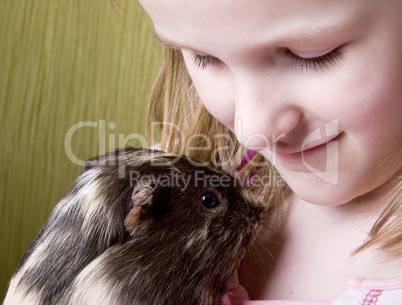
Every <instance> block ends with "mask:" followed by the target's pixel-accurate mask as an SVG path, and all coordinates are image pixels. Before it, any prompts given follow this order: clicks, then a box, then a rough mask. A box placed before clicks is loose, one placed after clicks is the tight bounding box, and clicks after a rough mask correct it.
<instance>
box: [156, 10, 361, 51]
mask: <svg viewBox="0 0 402 305" xmlns="http://www.w3.org/2000/svg"><path fill="white" fill-rule="evenodd" d="M359 17H360V18H359ZM359 17H357V18H356V16H354V18H353V17H352V18H349V19H346V20H342V21H339V22H335V23H334V24H327V25H324V26H312V27H311V28H309V29H308V30H304V31H300V32H297V33H295V34H292V35H289V37H284V38H278V39H274V40H272V41H267V42H266V43H262V45H259V46H258V45H257V46H254V47H256V48H262V49H275V48H283V47H286V46H292V45H297V44H300V43H306V42H309V41H315V40H317V39H320V38H325V37H328V36H329V35H336V34H338V33H342V32H345V31H350V29H351V27H354V26H355V25H356V24H357V23H358V22H359V21H360V20H361V19H362V18H361V16H359ZM152 33H153V36H154V38H155V39H156V40H157V41H158V42H159V43H161V44H162V45H164V46H165V47H167V48H171V49H188V50H194V48H192V47H190V46H186V45H184V44H181V43H178V42H175V41H173V40H171V39H169V38H167V37H166V36H164V35H163V34H162V33H161V32H159V31H158V30H157V29H156V28H155V27H153V30H152ZM251 47H252V48H253V46H251Z"/></svg>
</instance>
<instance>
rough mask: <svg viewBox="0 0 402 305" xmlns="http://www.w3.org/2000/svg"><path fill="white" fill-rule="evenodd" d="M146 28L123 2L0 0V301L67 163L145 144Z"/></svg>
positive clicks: (153, 63) (156, 51)
mask: <svg viewBox="0 0 402 305" xmlns="http://www.w3.org/2000/svg"><path fill="white" fill-rule="evenodd" d="M150 29H151V22H150V20H149V19H148V17H147V16H146V14H145V13H144V11H143V10H142V8H141V7H140V6H139V4H138V2H137V1H133V0H110V1H109V0H34V1H32V0H0V198H1V201H0V217H1V218H0V245H1V248H0V260H1V263H0V302H1V300H2V299H3V298H4V296H5V292H6V289H7V285H8V281H9V279H10V277H11V275H12V273H13V272H14V269H15V268H16V265H17V263H18V261H19V260H20V258H21V256H22V255H23V253H24V252H25V251H26V250H27V248H28V246H29V244H30V243H31V241H32V240H33V238H34V237H35V235H36V234H37V233H38V231H39V229H40V228H41V226H42V225H43V223H44V222H45V220H46V218H47V216H48V215H49V213H50V211H51V210H52V208H53V207H54V206H55V204H56V203H57V202H58V201H59V200H60V199H61V198H62V197H64V195H65V194H66V193H67V192H68V190H69V189H70V186H71V184H72V182H73V181H74V178H75V177H76V176H77V175H79V173H80V172H81V166H80V165H79V164H77V163H79V162H77V160H84V159H88V158H90V157H92V156H95V155H98V154H101V153H104V152H106V151H108V150H110V149H111V148H114V147H117V146H124V145H127V144H132V145H143V146H146V143H144V141H143V140H144V138H143V135H144V134H145V109H146V103H147V97H148V96H149V92H150V88H151V86H152V82H153V79H154V78H155V76H156V73H157V70H158V67H159V66H160V64H161V62H162V55H163V50H162V48H161V47H160V46H159V45H157V44H156V43H155V42H154V41H153V40H152V37H151V34H150ZM82 122H86V123H82ZM80 124H81V125H80ZM84 125H86V127H85V126H84ZM80 126H81V127H80ZM75 127H76V128H75ZM78 127H80V128H78ZM70 128H73V129H70ZM73 131H74V132H73ZM66 139H67V143H65V141H66ZM119 139H120V140H119ZM136 139H137V140H136ZM65 144H66V145H67V146H66V147H67V149H66V148H65ZM72 156H74V158H76V159H74V158H72Z"/></svg>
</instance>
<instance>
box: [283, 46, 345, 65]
mask: <svg viewBox="0 0 402 305" xmlns="http://www.w3.org/2000/svg"><path fill="white" fill-rule="evenodd" d="M286 53H287V54H288V55H289V56H290V58H291V60H292V62H293V63H294V64H295V65H296V66H297V67H298V68H300V69H301V70H302V71H309V70H313V71H317V70H318V69H323V68H326V67H327V66H328V65H334V64H336V63H337V62H338V61H339V60H341V59H342V52H341V47H337V48H335V49H332V50H331V51H329V52H327V53H325V54H323V55H320V56H315V57H303V56H300V55H297V54H296V53H295V52H292V51H291V50H289V49H287V50H286Z"/></svg>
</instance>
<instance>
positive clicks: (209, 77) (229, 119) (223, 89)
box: [188, 63, 235, 130]
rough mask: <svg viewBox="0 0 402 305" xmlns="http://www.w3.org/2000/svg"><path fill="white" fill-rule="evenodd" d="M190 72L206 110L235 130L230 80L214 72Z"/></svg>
mask: <svg viewBox="0 0 402 305" xmlns="http://www.w3.org/2000/svg"><path fill="white" fill-rule="evenodd" d="M190 64H191V63H190ZM211 70H212V69H211ZM188 72H189V74H190V77H191V79H192V81H193V84H194V87H195V89H196V90H197V93H198V96H199V97H200V99H201V101H202V103H203V104H204V106H205V108H206V109H207V110H208V111H209V113H210V114H211V115H212V116H213V117H215V118H216V119H217V120H218V121H220V122H221V123H222V124H224V125H225V126H226V127H228V128H229V129H231V130H233V128H234V117H235V103H234V99H233V92H234V89H233V88H232V86H231V84H230V78H229V77H228V76H224V75H222V73H214V71H207V70H200V71H198V70H197V68H195V67H189V68H188ZM216 74H220V75H216Z"/></svg>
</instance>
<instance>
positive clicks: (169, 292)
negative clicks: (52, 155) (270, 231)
mask: <svg viewBox="0 0 402 305" xmlns="http://www.w3.org/2000/svg"><path fill="white" fill-rule="evenodd" d="M133 173H134V174H133ZM266 210H267V209H266V207H265V206H264V205H263V204H262V203H261V202H259V199H258V198H257V197H256V196H255V195H253V194H252V193H251V192H249V191H247V190H246V189H245V188H244V187H242V186H241V184H240V182H238V181H237V180H236V179H234V178H233V177H231V176H230V175H228V174H226V173H224V172H222V171H219V170H216V169H212V168H210V167H208V166H206V165H205V164H202V163H200V162H197V161H195V160H192V159H189V158H188V157H185V156H181V155H174V154H166V153H163V152H159V151H154V150H148V149H143V148H124V149H120V150H117V151H114V152H112V153H110V154H108V155H105V156H101V157H98V158H95V159H92V160H89V161H88V162H87V163H86V165H85V168H84V172H83V173H82V174H81V175H80V176H79V177H78V178H77V180H76V182H75V184H74V185H73V187H72V189H71V191H70V192H69V193H68V194H67V195H66V197H65V198H64V199H62V200H61V201H60V202H59V203H58V204H57V206H56V207H55V209H54V210H53V212H52V213H51V215H50V216H49V218H48V220H47V222H46V223H45V225H44V226H43V228H42V229H41V231H40V232H39V234H38V236H37V237H36V238H35V240H34V241H33V243H32V245H31V246H30V248H29V249H28V251H27V253H26V254H25V255H24V256H23V258H22V260H21V262H20V264H19V266H18V268H17V270H16V272H15V274H14V276H13V277H12V279H11V282H10V286H9V290H8V293H7V296H6V299H5V300H4V305H10V304H18V305H21V304H30V305H33V304H61V305H67V304H69V305H73V304H74V305H82V304H94V305H95V304H96V305H102V304H121V305H123V304H124V305H129V304H135V305H140V304H141V305H151V304H152V305H155V304H158V305H164V304H165V305H168V304H186V305H192V304H193V305H196V304H197V305H209V304H211V305H212V304H213V305H215V304H219V302H220V298H221V296H222V295H223V294H224V293H226V292H227V288H226V282H227V280H228V278H229V277H230V275H231V274H232V273H233V272H234V270H235V268H236V267H237V266H238V264H239V262H240V260H241V258H242V257H243V255H244V254H245V252H246V250H247V249H248V247H249V246H250V243H251V242H252V241H253V239H254V238H255V236H256V234H257V231H258V227H259V224H260V222H261V221H262V219H263V217H264V215H265V213H266Z"/></svg>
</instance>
